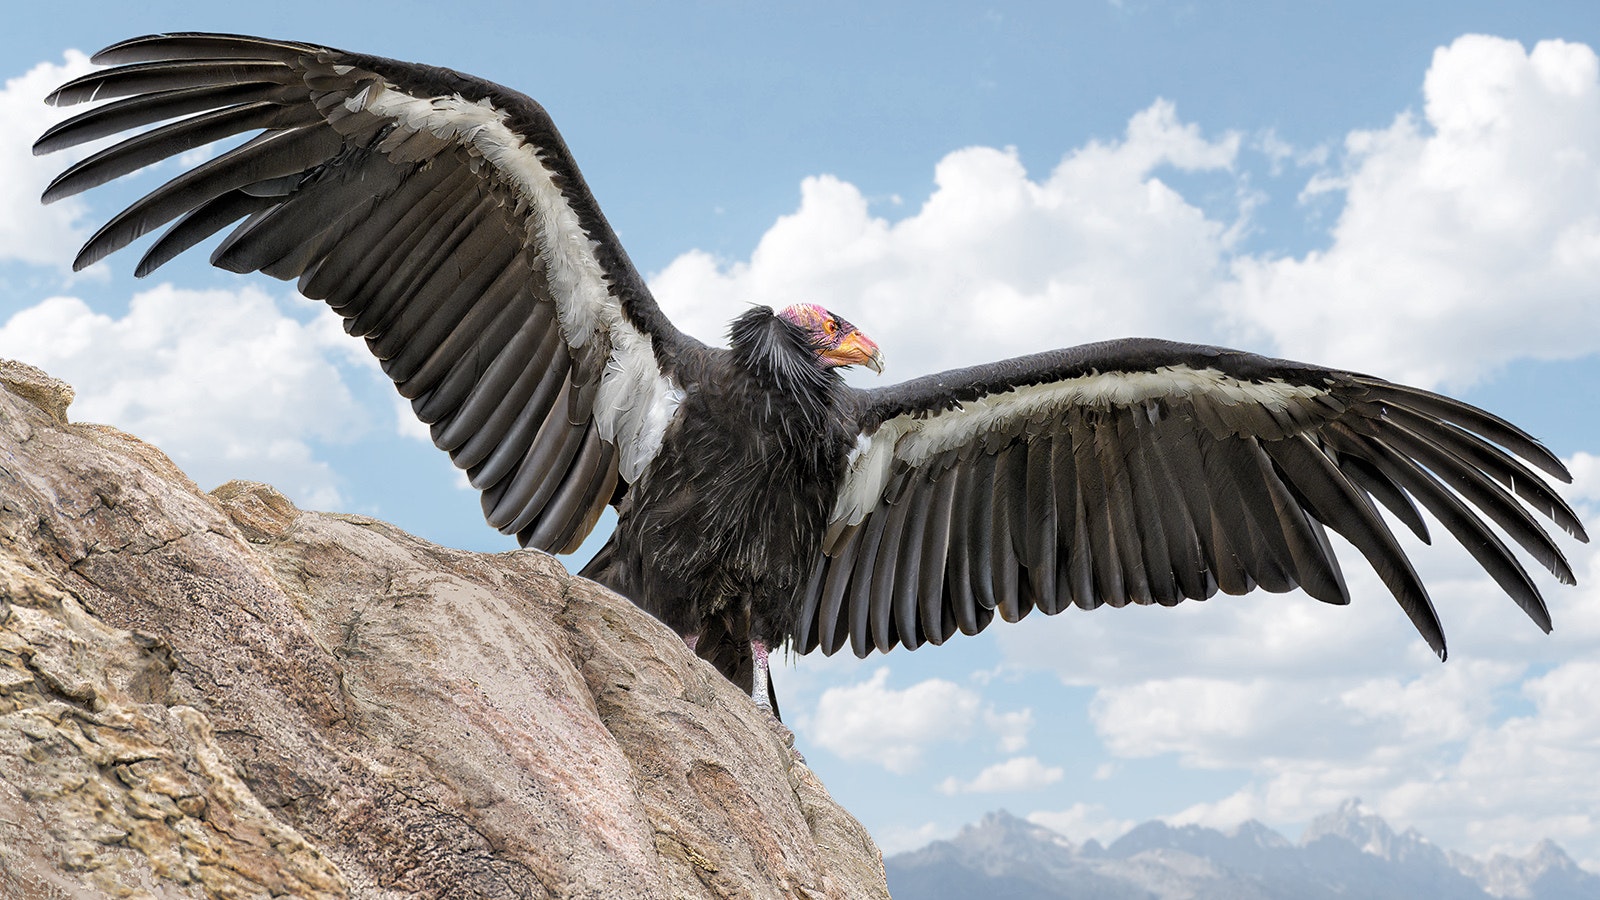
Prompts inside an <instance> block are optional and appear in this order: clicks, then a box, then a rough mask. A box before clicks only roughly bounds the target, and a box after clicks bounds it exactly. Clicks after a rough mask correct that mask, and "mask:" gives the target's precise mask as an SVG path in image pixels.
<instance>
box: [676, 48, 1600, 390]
mask: <svg viewBox="0 0 1600 900" xmlns="http://www.w3.org/2000/svg"><path fill="white" fill-rule="evenodd" d="M1597 73H1600V64H1597V61H1596V56H1595V54H1594V52H1593V51H1592V50H1591V49H1590V48H1588V47H1586V46H1583V45H1580V44H1569V43H1563V42H1560V41H1546V42H1542V43H1540V44H1538V45H1537V46H1535V47H1534V48H1533V49H1532V50H1531V51H1528V50H1525V49H1524V48H1523V47H1522V46H1521V45H1520V44H1518V43H1516V42H1515V41H1508V40H1503V39H1499V38H1490V37H1482V36H1469V37H1463V38H1461V39H1460V40H1458V41H1456V42H1455V43H1453V44H1452V45H1451V46H1449V47H1446V48H1442V49H1440V50H1439V51H1438V52H1437V53H1436V54H1435V57H1434V60H1433V64H1432V66H1431V67H1430V69H1429V72H1428V75H1427V79H1426V82H1425V84H1424V94H1425V98H1426V102H1425V104H1424V107H1423V109H1422V111H1421V113H1420V114H1417V113H1412V112H1406V113H1403V114H1401V115H1399V116H1398V117H1397V118H1396V119H1395V120H1394V122H1393V123H1392V124H1391V125H1390V126H1389V127H1388V128H1384V129H1380V130H1373V131H1358V132H1354V133H1352V134H1350V135H1349V136H1348V137H1347V139H1346V140H1345V142H1344V150H1343V153H1342V154H1341V155H1339V156H1338V157H1337V158H1336V160H1335V161H1333V162H1331V163H1330V164H1329V165H1330V167H1331V168H1329V169H1326V170H1322V171H1319V173H1318V174H1317V175H1316V176H1314V177H1312V178H1311V179H1310V181H1308V183H1307V191H1308V193H1311V194H1318V193H1329V192H1338V193H1340V194H1342V196H1343V198H1344V204H1343V207H1342V211H1341V212H1340V214H1339V217H1338V220H1337V223H1336V224H1335V226H1334V227H1333V230H1332V232H1331V234H1330V236H1329V245H1328V246H1327V247H1326V248H1325V249H1321V250H1316V251H1313V252H1310V253H1307V254H1305V255H1303V256H1294V257H1281V258H1280V257H1261V256H1255V255H1252V254H1249V253H1246V252H1243V251H1241V250H1239V249H1238V248H1239V236H1240V235H1241V234H1242V233H1244V232H1245V231H1246V230H1247V229H1249V228H1250V227H1251V224H1250V222H1249V212H1250V209H1251V208H1252V199H1251V198H1252V197H1253V196H1254V193H1255V189H1254V188H1252V187H1251V186H1250V183H1249V179H1248V175H1247V172H1245V170H1244V167H1242V166H1240V165H1239V161H1240V157H1241V154H1242V153H1246V152H1248V153H1252V154H1258V155H1259V156H1261V157H1264V158H1265V160H1266V162H1267V164H1268V165H1269V166H1276V165H1281V164H1282V163H1283V162H1284V161H1285V160H1287V159H1293V160H1294V161H1295V162H1296V163H1298V164H1302V165H1314V164H1315V163H1316V162H1317V161H1318V160H1320V159H1322V155H1321V153H1320V152H1319V151H1317V150H1311V151H1296V150H1294V148H1290V147H1288V146H1287V145H1285V144H1284V143H1283V142H1282V141H1281V140H1278V139H1277V138H1275V137H1273V136H1272V135H1271V134H1270V133H1269V134H1267V135H1266V136H1265V137H1262V138H1260V139H1258V140H1255V141H1253V142H1250V143H1248V144H1246V143H1245V142H1242V141H1241V138H1240V136H1239V135H1237V134H1234V133H1225V134H1223V135H1221V136H1220V137H1215V138H1210V137H1207V136H1206V135H1205V134H1204V133H1202V131H1201V130H1200V129H1199V128H1198V127H1197V126H1195V125H1194V124H1192V123H1184V122H1183V121H1182V120H1181V119H1180V118H1179V116H1178V113H1177V110H1176V109H1175V108H1174V107H1173V105H1172V104H1170V103H1168V102H1166V101H1158V102H1156V103H1155V104H1153V105H1152V106H1151V107H1149V108H1148V109H1146V110H1144V111H1142V112H1140V113H1138V114H1136V115H1135V116H1133V118H1132V119H1131V120H1130V122H1129V124H1128V128H1127V131H1126V133H1125V134H1124V136H1123V137H1122V139H1121V140H1119V141H1114V142H1106V143H1101V142H1091V143H1090V144H1088V145H1086V146H1084V147H1082V148H1080V149H1078V150H1076V151H1073V152H1072V153H1069V154H1068V155H1067V156H1066V157H1065V158H1064V159H1063V160H1062V161H1061V162H1060V164H1059V165H1057V166H1056V167H1055V169H1054V170H1052V171H1051V172H1050V173H1049V174H1048V175H1046V176H1045V177H1044V178H1043V179H1042V180H1034V179H1032V178H1030V177H1029V175H1028V173H1027V172H1026V171H1025V170H1024V169H1023V167H1022V164H1021V162H1020V160H1019V159H1018V157H1017V155H1016V153H1015V152H1013V151H1009V150H999V149H994V148H987V147H972V148H967V149H964V150H959V151H956V152H954V153H951V154H949V155H948V156H946V157H945V158H944V159H943V160H942V161H941V162H940V163H939V165H938V167H937V169H936V170H935V173H934V182H935V189H934V191H933V193H932V195H931V196H930V197H929V198H928V199H927V201H926V202H925V203H923V205H922V206H921V208H920V209H918V210H917V211H916V212H914V213H913V214H912V215H910V216H908V217H906V218H904V219H901V220H899V221H895V222H891V221H889V220H888V219H886V218H884V217H882V216H879V215H875V214H874V213H873V212H872V210H871V206H870V204H869V203H868V202H867V200H866V198H865V197H864V196H863V195H862V193H861V192H860V191H859V190H858V189H857V188H856V187H855V186H854V185H851V184H849V183H847V182H844V181H842V180H840V179H838V178H835V177H832V176H826V175H824V176H818V177H815V178H809V179H807V180H806V181H805V182H804V183H803V184H802V186H801V197H800V205H799V208H798V209H797V210H796V211H795V212H794V213H792V214H790V215H787V216H784V217H782V218H781V219H780V220H779V221H778V222H777V223H776V224H774V225H773V227H772V228H771V229H770V230H768V232H767V233H766V235H764V236H763V238H762V240H761V241H760V243H759V244H758V246H757V247H756V249H755V251H754V252H753V253H752V255H751V257H750V258H749V259H748V260H735V261H728V260H718V259H715V258H713V257H711V256H710V255H708V254H705V253H703V252H699V251H694V252H690V253H686V254H684V255H683V256H681V257H679V258H678V259H676V260H674V261H673V262H672V263H671V264H670V265H668V266H667V267H666V269H664V270H663V271H662V272H660V273H659V274H657V275H656V276H655V277H654V278H653V279H652V282H651V284H652V287H653V288H654V290H655V291H656V293H657V295H658V296H659V297H660V298H661V300H662V302H663V305H665V306H666V307H667V308H668V309H669V311H670V312H671V313H672V315H673V316H674V318H675V319H677V320H679V321H681V322H682V323H683V324H685V325H686V326H688V327H689V329H690V330H691V331H693V332H694V333H697V334H701V335H703V336H705V337H707V338H712V337H716V336H718V335H719V334H720V332H721V331H722V329H723V327H724V324H723V323H725V322H726V321H727V320H728V319H729V318H730V317H731V316H732V314H733V313H734V312H736V311H737V310H739V309H741V308H742V307H743V306H744V305H745V304H748V303H765V304H769V305H774V306H779V305H784V304H788V303H794V302H800V301H810V302H822V303H824V304H825V305H828V304H831V305H832V306H834V307H837V309H836V311H839V312H843V313H844V314H845V315H846V316H847V318H850V319H851V321H853V322H855V324H857V325H859V326H861V327H862V328H863V329H864V330H865V331H867V332H868V333H871V334H874V335H876V336H877V337H878V338H879V339H880V343H884V344H886V345H887V346H886V352H887V354H888V356H889V359H890V362H891V364H892V365H893V369H892V370H891V371H893V372H894V373H895V374H896V375H898V376H913V375H918V374H923V373H926V372H929V371H934V370H937V369H942V368H947V367H951V366H955V365H963V364H971V363H976V362H982V361H987V360H991V359H995V358H1001V357H1006V356H1012V355H1017V354H1021V353H1026V352H1032V351H1037V350H1042V349H1049V348H1052V347H1058V346H1067V345H1070V344H1076V343H1082V342H1085V341H1090V340H1098V339H1102V338H1110V337H1119V336H1124V335H1129V334H1151V335H1159V336H1164V337H1171V338H1177V339H1184V340H1200V341H1209V342H1225V343H1232V344H1243V345H1246V346H1248V347H1250V348H1252V349H1258V350H1262V351H1267V352H1272V353H1275V354H1279V355H1287V356H1292V357H1295V358H1303V359H1308V360H1311V361H1316V362H1321V363H1326V364H1330V365H1337V366H1342V367H1346V368H1353V369H1357V370H1363V371H1372V372H1375V373H1379V374H1383V375H1385V376H1386V377H1391V378H1395V379H1398V380H1405V381H1410V382H1413V383H1418V384H1421V385H1424V386H1437V385H1441V384H1443V385H1448V386H1455V387H1459V386H1462V385H1465V384H1467V383H1470V382H1472V381H1475V380H1477V379H1480V378H1482V377H1484V376H1485V375H1487V374H1489V373H1492V372H1493V371H1495V369H1496V368H1497V367H1499V366H1502V365H1504V364H1505V363H1506V362H1508V361H1510V360H1512V359H1516V358H1521V357H1535V358H1569V357H1573V356H1578V355H1582V354H1585V353H1591V352H1595V351H1596V350H1600V304H1596V303H1594V302H1592V287H1593V285H1594V284H1595V283H1596V281H1597V280H1600V215H1597V214H1596V213H1595V212H1594V210H1595V209H1597V208H1600V155H1597V154H1595V153H1593V152H1592V148H1593V147H1595V146H1597V145H1600V140H1597V138H1600V74H1597ZM1169 169H1170V170H1178V171H1183V172H1190V173H1194V172H1204V173H1212V174H1213V175H1215V176H1217V177H1221V178H1225V179H1231V180H1232V183H1233V190H1234V192H1235V194H1236V195H1237V198H1238V202H1237V204H1236V206H1235V209H1234V212H1233V214H1232V216H1231V217H1229V218H1223V219H1218V218H1214V217H1212V216H1211V215H1208V214H1207V213H1206V211H1204V210H1203V209H1202V208H1201V207H1200V206H1199V205H1196V204H1195V203H1194V202H1191V201H1190V200H1189V199H1188V198H1186V197H1184V196H1183V195H1182V194H1181V193H1179V192H1178V191H1177V190H1175V189H1174V188H1172V187H1171V186H1170V185H1169V184H1168V183H1167V182H1166V181H1164V180H1163V178H1162V174H1163V173H1164V172H1165V171H1167V170H1169ZM1552 322H1561V323H1563V327H1562V328H1558V329H1552V328H1551V327H1550V323H1552Z"/></svg>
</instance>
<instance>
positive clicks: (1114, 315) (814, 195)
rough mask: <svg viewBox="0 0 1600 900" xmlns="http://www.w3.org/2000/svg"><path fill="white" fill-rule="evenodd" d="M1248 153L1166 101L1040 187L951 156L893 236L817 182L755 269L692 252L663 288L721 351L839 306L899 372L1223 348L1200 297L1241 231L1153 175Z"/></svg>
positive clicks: (864, 207) (983, 158)
mask: <svg viewBox="0 0 1600 900" xmlns="http://www.w3.org/2000/svg"><path fill="white" fill-rule="evenodd" d="M1239 143H1240V141H1239V138H1238V136H1237V135H1231V134H1230V135H1226V136H1224V137H1223V138H1221V139H1219V140H1215V141H1208V140H1206V139H1205V138H1204V137H1203V136H1202V135H1201V134H1200V131H1199V129H1198V128H1197V127H1196V126H1194V125H1192V124H1184V123H1182V122H1180V121H1179V119H1178V116H1177V113H1176V111H1175V109H1174V108H1173V106H1172V105H1171V104H1170V103H1167V102H1165V101H1161V102H1157V103H1156V104H1154V105H1153V106H1151V107H1150V108H1149V109H1146V110H1144V111H1143V112H1141V113H1139V114H1137V115H1135V116H1134V117H1133V119H1132V120H1131V121H1130V122H1129V125H1128V130H1127V133H1126V135H1125V137H1124V139H1123V140H1122V141H1120V142H1116V143H1108V144H1102V143H1091V144H1089V145H1087V146H1085V147H1083V148H1081V149H1080V150H1078V151H1076V152H1074V153H1072V154H1070V155H1069V156H1067V157H1066V158H1065V159H1063V160H1062V162H1061V164H1060V165H1059V166H1057V167H1056V169H1055V171H1054V172H1052V173H1051V174H1050V176H1049V177H1048V178H1047V179H1046V180H1044V181H1043V182H1035V181H1032V180H1030V179H1029V178H1028V176H1027V173H1026V172H1025V171H1024V169H1023V167H1022V164H1021V162H1020V161H1019V160H1018V158H1017V155H1016V153H1015V152H1013V151H1009V150H996V149H992V148H987V147H973V148H969V149H966V150H959V151H956V152H954V153H951V154H950V155H949V156H946V157H945V158H944V160H942V161H941V162H940V163H939V165H938V167H937V169H936V170H935V172H934V181H935V183H936V189H935V190H934V193H933V195H932V196H931V197H929V198H928V200H927V202H926V203H924V204H923V205H922V208H921V209H920V210H918V211H917V212H916V213H915V214H913V215H911V216H909V217H907V218H905V219H903V220H901V221H898V222H895V223H892V224H891V223H890V222H888V221H887V220H885V219H883V218H879V217H876V216H873V215H872V214H871V213H870V211H869V208H868V204H867V201H866V198H864V197H863V196H862V194H861V192H860V191H859V190H857V189H856V188H855V186H853V185H850V184H848V183H845V182H843V181H841V180H839V179H837V178H834V177H832V176H820V177H816V178H808V179H806V181H805V182H804V184H802V186H801V199H800V208H799V209H798V210H797V211H796V212H794V213H793V214H791V215H788V216H784V217H783V218H781V219H779V220H778V222H777V223H776V224H775V225H773V227H772V228H771V229H770V230H769V231H768V232H767V233H766V235H765V236H764V237H763V238H762V239H761V242H760V244H759V245H758V246H757V247H756V249H755V251H754V253H753V254H752V256H751V258H750V260H749V261H748V262H737V263H732V264H727V265H724V264H722V263H720V262H719V261H717V260H715V259H713V258H712V257H710V256H708V255H707V254H705V253H701V252H698V251H696V252H691V253H688V254H685V255H683V256H681V257H679V258H678V259H676V260H674V261H673V262H672V263H671V264H670V265H669V266H668V267H667V268H666V269H665V270H664V271H662V272H661V273H659V274H658V275H657V276H656V277H654V278H653V279H652V280H651V288H652V290H653V291H654V292H655V293H656V295H657V296H658V297H659V298H660V300H661V302H662V304H663V306H665V307H666V308H667V310H668V312H669V313H670V314H671V315H672V317H673V319H674V320H675V321H677V322H678V323H679V324H680V325H681V326H683V327H684V328H685V329H686V330H688V331H690V332H691V333H694V334H699V335H701V336H703V337H705V338H708V339H710V338H715V337H718V336H720V335H721V333H722V332H723V330H724V328H725V327H726V326H725V323H726V322H727V320H728V319H729V318H731V317H732V315H733V314H734V313H736V312H737V311H738V310H739V309H741V308H742V307H743V306H744V304H747V303H765V304H768V305H772V306H783V305H787V304H789V303H795V302H801V301H809V302H821V303H823V304H825V305H831V306H832V307H834V309H835V311H836V312H839V313H841V314H843V315H844V316H845V317H846V318H848V319H850V320H851V321H852V322H854V323H855V324H857V325H858V326H860V327H861V328H862V329H863V330H864V331H866V332H868V333H869V334H876V335H878V336H880V337H892V341H890V342H889V343H888V346H887V352H888V354H889V359H890V363H891V365H892V366H893V369H892V371H893V373H894V374H895V375H896V376H897V377H907V376H911V375H916V374H919V373H923V372H927V371H930V370H933V369H936V368H942V367H946V366H952V365H958V364H971V363H975V362H980V361H986V360H991V359H995V358H998V357H1003V356H1010V355H1014V354H1016V353H1020V352H1025V351H1030V350H1040V349H1048V348H1050V347H1055V346H1065V345H1067V344H1074V343H1079V342H1081V341H1085V340H1091V339H1098V338H1106V337H1114V336H1118V335H1121V334H1126V333H1130V332H1162V333H1167V334H1176V335H1178V336H1188V337H1196V338H1198V337H1210V336H1212V335H1213V330H1212V328H1211V326H1210V324H1209V322H1210V320H1211V318H1212V317H1213V314H1214V312H1215V311H1214V310H1208V309H1207V308H1205V303H1204V294H1205V292H1206V290H1207V289H1208V288H1209V286H1210V285H1211V284H1212V283H1213V282H1214V281H1215V279H1216V278H1217V277H1219V275H1220V274H1222V273H1223V272H1224V270H1225V267H1224V251H1225V250H1226V248H1227V246H1228V244H1229V242H1230V240H1231V239H1232V232H1231V230H1230V225H1229V224H1226V223H1221V222H1216V221H1212V220H1210V219H1208V218H1207V217H1206V215H1205V214H1204V213H1203V212H1202V211H1201V210H1200V209H1199V208H1197V207H1195V206H1192V205H1190V204H1189V203H1187V202H1185V200H1184V199H1183V197H1181V196H1180V195H1179V194H1178V193H1177V192H1176V191H1174V190H1173V189H1172V188H1171V187H1169V186H1168V185H1166V184H1165V183H1163V182H1162V181H1161V180H1160V179H1159V178H1157V177H1156V176H1155V175H1153V174H1152V173H1153V172H1154V170H1156V169H1157V168H1160V167H1163V166H1171V167H1174V168H1178V169H1182V170H1188V171H1223V170H1226V169H1227V168H1228V167H1229V166H1230V165H1231V164H1232V163H1233V161H1234V159H1235V157H1236V156H1237V153H1238V150H1239ZM930 313H931V314H930Z"/></svg>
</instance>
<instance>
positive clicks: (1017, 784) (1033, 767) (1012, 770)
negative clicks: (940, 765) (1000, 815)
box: [939, 756, 1064, 795]
mask: <svg viewBox="0 0 1600 900" xmlns="http://www.w3.org/2000/svg"><path fill="white" fill-rule="evenodd" d="M1063 774H1064V772H1063V770H1062V769H1061V768H1060V767H1059V766H1046V765H1045V764H1044V763H1042V762H1040V761H1039V757H1037V756H1014V757H1012V758H1011V759H1008V760H1006V761H1005V762H1000V763H995V764H994V765H992V766H989V767H988V768H986V769H984V770H983V771H981V772H979V773H978V774H977V776H976V777H975V778H973V779H972V780H971V781H962V780H960V779H958V778H955V777H950V778H946V779H945V780H943V781H941V782H939V793H941V794H949V795H955V794H1002V793H1012V792H1016V791H1032V790H1037V789H1039V788H1042V787H1044V786H1046V785H1051V784H1055V783H1056V782H1058V781H1060V780H1061V776H1062V775H1063Z"/></svg>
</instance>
